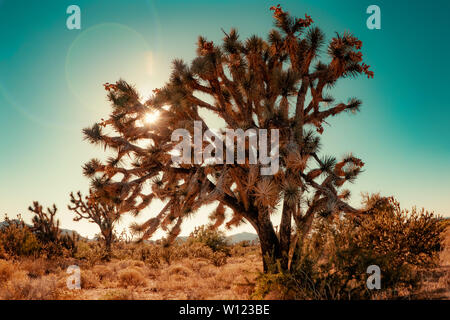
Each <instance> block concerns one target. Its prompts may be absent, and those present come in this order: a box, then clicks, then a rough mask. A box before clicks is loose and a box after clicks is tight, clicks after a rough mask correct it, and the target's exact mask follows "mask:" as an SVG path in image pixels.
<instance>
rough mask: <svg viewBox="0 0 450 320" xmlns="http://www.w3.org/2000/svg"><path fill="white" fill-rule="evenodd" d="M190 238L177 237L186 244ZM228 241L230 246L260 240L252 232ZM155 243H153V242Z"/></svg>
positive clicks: (227, 238) (235, 235) (241, 234)
mask: <svg viewBox="0 0 450 320" xmlns="http://www.w3.org/2000/svg"><path fill="white" fill-rule="evenodd" d="M188 238H189V237H182V236H181V237H177V240H176V241H178V242H181V243H183V242H185V241H186V240H187V239H188ZM226 240H227V242H228V243H229V244H236V243H239V242H242V241H249V242H258V241H259V238H258V236H257V235H256V234H255V233H250V232H241V233H237V234H233V235H231V236H228V237H226ZM152 242H153V241H152Z"/></svg>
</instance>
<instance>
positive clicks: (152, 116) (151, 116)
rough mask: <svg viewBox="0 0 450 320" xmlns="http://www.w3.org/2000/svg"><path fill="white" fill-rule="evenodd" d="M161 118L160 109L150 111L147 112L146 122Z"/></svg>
mask: <svg viewBox="0 0 450 320" xmlns="http://www.w3.org/2000/svg"><path fill="white" fill-rule="evenodd" d="M158 118H159V111H154V112H148V113H147V114H145V117H144V121H145V123H153V122H155V121H156V120H158Z"/></svg>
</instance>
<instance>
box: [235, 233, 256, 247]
mask: <svg viewBox="0 0 450 320" xmlns="http://www.w3.org/2000/svg"><path fill="white" fill-rule="evenodd" d="M227 240H228V243H230V244H235V243H239V242H242V241H249V242H253V241H254V242H258V241H259V238H258V235H256V234H255V233H251V232H241V233H237V234H233V235H231V236H228V237H227Z"/></svg>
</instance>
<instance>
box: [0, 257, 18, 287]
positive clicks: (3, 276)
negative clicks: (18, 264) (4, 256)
mask: <svg viewBox="0 0 450 320" xmlns="http://www.w3.org/2000/svg"><path fill="white" fill-rule="evenodd" d="M14 271H15V266H14V263H13V262H12V261H8V260H0V286H1V285H2V284H3V283H5V282H6V281H8V280H9V279H10V278H11V276H12V275H13V273H14Z"/></svg>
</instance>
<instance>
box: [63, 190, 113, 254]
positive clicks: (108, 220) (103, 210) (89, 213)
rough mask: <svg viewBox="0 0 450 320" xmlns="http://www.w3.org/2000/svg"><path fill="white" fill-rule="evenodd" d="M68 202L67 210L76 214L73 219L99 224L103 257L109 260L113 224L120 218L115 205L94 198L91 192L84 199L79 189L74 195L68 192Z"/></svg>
mask: <svg viewBox="0 0 450 320" xmlns="http://www.w3.org/2000/svg"><path fill="white" fill-rule="evenodd" d="M70 202H71V203H72V206H71V205H68V208H69V210H72V211H73V212H75V214H76V215H77V216H76V217H75V218H74V219H73V220H74V221H80V220H81V219H86V220H88V221H89V222H92V223H95V224H97V225H98V226H99V228H100V232H101V235H102V237H103V240H104V241H105V252H106V254H105V257H104V259H106V260H109V259H110V258H111V244H112V242H113V240H114V224H115V223H116V222H117V221H118V220H119V218H120V213H119V211H118V209H117V206H115V205H112V204H108V203H107V202H106V201H102V200H100V199H98V198H96V197H95V196H94V195H93V194H92V192H90V194H89V196H86V197H84V199H83V196H82V195H81V192H80V191H78V192H77V194H76V195H74V194H73V192H72V193H71V194H70Z"/></svg>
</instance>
